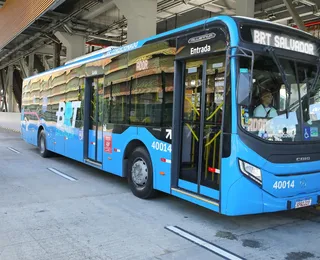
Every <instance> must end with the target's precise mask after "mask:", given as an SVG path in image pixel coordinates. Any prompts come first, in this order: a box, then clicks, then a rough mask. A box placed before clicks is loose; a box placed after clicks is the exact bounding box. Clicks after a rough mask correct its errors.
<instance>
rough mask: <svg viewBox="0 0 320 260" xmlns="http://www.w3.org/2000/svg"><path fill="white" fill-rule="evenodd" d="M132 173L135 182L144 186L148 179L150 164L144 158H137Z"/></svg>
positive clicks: (139, 185) (141, 186)
mask: <svg viewBox="0 0 320 260" xmlns="http://www.w3.org/2000/svg"><path fill="white" fill-rule="evenodd" d="M131 175H132V180H133V182H134V184H135V185H136V186H138V187H140V188H143V187H144V186H145V185H146V184H147V180H148V166H147V164H146V162H145V161H144V160H143V159H142V158H137V159H136V160H135V161H134V163H133V165H132V168H131Z"/></svg>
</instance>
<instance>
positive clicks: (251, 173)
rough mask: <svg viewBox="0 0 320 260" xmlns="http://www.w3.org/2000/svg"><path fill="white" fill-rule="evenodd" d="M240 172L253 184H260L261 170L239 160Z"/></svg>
mask: <svg viewBox="0 0 320 260" xmlns="http://www.w3.org/2000/svg"><path fill="white" fill-rule="evenodd" d="M239 166H240V170H241V172H242V173H243V174H245V175H247V176H248V177H249V178H250V179H252V180H254V181H255V182H257V183H259V184H260V185H261V184H262V177H261V170H260V169H259V168H257V167H255V166H253V165H251V164H250V163H247V162H244V161H242V160H240V159H239Z"/></svg>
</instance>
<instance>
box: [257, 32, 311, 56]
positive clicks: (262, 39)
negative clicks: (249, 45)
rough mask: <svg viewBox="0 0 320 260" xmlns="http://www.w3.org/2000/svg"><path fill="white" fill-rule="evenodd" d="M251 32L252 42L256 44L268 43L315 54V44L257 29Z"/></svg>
mask: <svg viewBox="0 0 320 260" xmlns="http://www.w3.org/2000/svg"><path fill="white" fill-rule="evenodd" d="M252 34H253V35H252V38H253V42H254V43H257V44H263V45H269V46H272V47H277V48H282V49H286V50H290V51H297V52H302V53H305V54H310V55H317V53H316V47H315V45H314V44H313V43H310V42H306V41H301V40H298V39H295V38H292V37H289V36H285V35H278V34H273V33H271V32H267V31H262V30H257V29H254V30H252Z"/></svg>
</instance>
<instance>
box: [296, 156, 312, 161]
mask: <svg viewBox="0 0 320 260" xmlns="http://www.w3.org/2000/svg"><path fill="white" fill-rule="evenodd" d="M310 160H311V158H310V157H309V156H308V157H297V158H296V161H297V162H304V161H310Z"/></svg>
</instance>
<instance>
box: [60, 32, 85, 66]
mask: <svg viewBox="0 0 320 260" xmlns="http://www.w3.org/2000/svg"><path fill="white" fill-rule="evenodd" d="M55 36H56V37H57V38H58V39H59V40H60V41H61V43H62V44H63V45H64V46H65V47H66V48H67V61H69V60H72V59H75V58H77V57H79V56H82V55H84V54H85V38H84V37H82V36H78V35H70V34H68V33H65V32H56V33H55Z"/></svg>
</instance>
